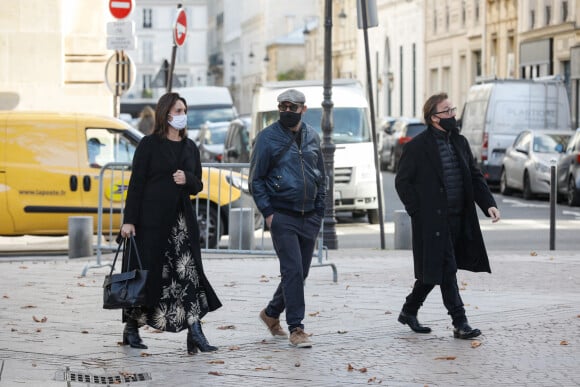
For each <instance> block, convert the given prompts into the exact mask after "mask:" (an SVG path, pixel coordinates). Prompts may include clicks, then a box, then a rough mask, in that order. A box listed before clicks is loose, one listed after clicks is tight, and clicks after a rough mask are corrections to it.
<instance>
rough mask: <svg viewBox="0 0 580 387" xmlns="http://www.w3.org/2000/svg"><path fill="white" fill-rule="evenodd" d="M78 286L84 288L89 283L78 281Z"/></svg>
mask: <svg viewBox="0 0 580 387" xmlns="http://www.w3.org/2000/svg"><path fill="white" fill-rule="evenodd" d="M77 286H80V287H81V288H84V287H85V286H87V285H85V284H83V283H82V282H77Z"/></svg>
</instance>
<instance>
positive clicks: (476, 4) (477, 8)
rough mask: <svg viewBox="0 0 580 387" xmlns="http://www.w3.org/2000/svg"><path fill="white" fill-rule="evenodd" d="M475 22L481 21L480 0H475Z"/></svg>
mask: <svg viewBox="0 0 580 387" xmlns="http://www.w3.org/2000/svg"><path fill="white" fill-rule="evenodd" d="M475 23H476V24H477V23H479V0H475Z"/></svg>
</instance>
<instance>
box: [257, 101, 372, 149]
mask: <svg viewBox="0 0 580 387" xmlns="http://www.w3.org/2000/svg"><path fill="white" fill-rule="evenodd" d="M332 112H333V116H334V119H333V122H334V128H333V131H332V140H333V141H334V143H335V144H353V143H359V142H370V141H371V135H370V129H369V125H368V120H367V119H366V111H365V109H363V108H334V109H332ZM322 113H323V110H322V108H308V110H306V113H304V118H303V120H304V122H306V123H308V124H309V125H310V126H312V127H313V128H314V129H316V131H317V132H318V134H319V135H320V137H321V138H322V129H321V128H320V124H321V121H322ZM278 118H279V112H278V111H269V112H264V113H262V119H261V121H262V129H263V128H265V127H266V126H268V125H271V124H272V123H274V122H276V121H277V120H278Z"/></svg>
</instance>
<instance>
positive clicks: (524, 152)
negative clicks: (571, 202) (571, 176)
mask: <svg viewBox="0 0 580 387" xmlns="http://www.w3.org/2000/svg"><path fill="white" fill-rule="evenodd" d="M572 134H573V132H572V131H571V130H567V131H562V130H553V129H552V130H549V129H544V130H524V131H523V132H521V133H520V134H518V136H517V137H516V139H515V140H514V142H513V144H512V146H510V147H509V148H508V149H507V150H506V153H505V156H504V158H503V163H502V168H501V177H500V191H501V193H502V194H503V195H510V194H511V193H512V192H513V191H514V190H518V191H522V193H523V197H524V199H526V200H529V199H531V198H533V197H534V195H537V194H544V195H545V194H549V193H550V167H551V166H552V165H556V164H555V163H557V162H558V160H559V159H560V157H561V156H562V152H563V151H564V149H565V147H566V144H567V143H568V140H569V139H570V136H571V135H572Z"/></svg>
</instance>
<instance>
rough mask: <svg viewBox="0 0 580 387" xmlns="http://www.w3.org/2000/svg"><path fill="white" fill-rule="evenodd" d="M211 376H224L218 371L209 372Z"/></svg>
mask: <svg viewBox="0 0 580 387" xmlns="http://www.w3.org/2000/svg"><path fill="white" fill-rule="evenodd" d="M208 374H209V375H213V376H222V375H223V374H222V373H221V372H217V371H210V372H208Z"/></svg>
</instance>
